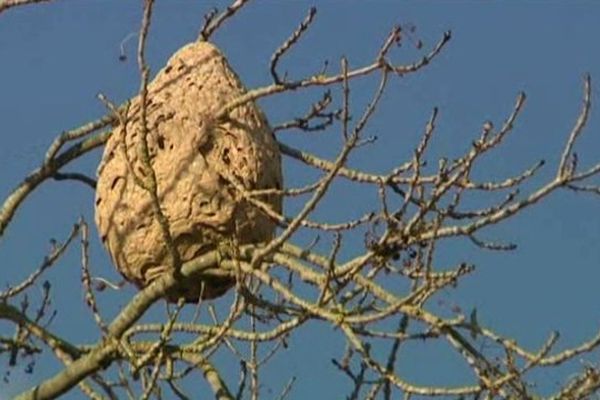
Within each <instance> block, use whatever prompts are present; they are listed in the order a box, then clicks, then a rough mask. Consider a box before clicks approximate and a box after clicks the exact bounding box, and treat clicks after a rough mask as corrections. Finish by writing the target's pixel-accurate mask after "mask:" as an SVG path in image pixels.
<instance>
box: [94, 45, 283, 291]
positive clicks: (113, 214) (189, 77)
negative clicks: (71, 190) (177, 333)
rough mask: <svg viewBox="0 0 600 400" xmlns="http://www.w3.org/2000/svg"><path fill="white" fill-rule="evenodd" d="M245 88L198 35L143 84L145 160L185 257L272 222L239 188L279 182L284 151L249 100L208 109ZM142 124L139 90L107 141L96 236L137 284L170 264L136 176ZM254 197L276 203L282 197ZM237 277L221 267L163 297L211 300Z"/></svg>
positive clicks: (264, 229) (144, 173)
mask: <svg viewBox="0 0 600 400" xmlns="http://www.w3.org/2000/svg"><path fill="white" fill-rule="evenodd" d="M245 93H246V90H245V89H244V86H243V85H242V83H241V82H240V80H239V78H238V77H237V76H236V74H235V72H233V71H232V69H231V67H230V66H229V64H228V62H227V60H226V59H225V57H224V56H223V54H222V53H221V52H220V51H219V50H218V49H217V48H216V47H215V46H214V45H212V44H210V43H207V42H200V41H199V42H195V43H191V44H188V45H186V46H184V47H183V48H181V49H180V50H179V51H177V53H175V54H174V55H173V56H172V57H171V59H170V60H169V62H168V63H167V65H166V66H165V67H164V68H163V69H162V70H161V71H160V72H159V73H158V75H157V76H156V78H155V79H154V80H153V81H152V82H151V83H150V84H149V85H148V95H147V104H146V114H147V115H146V117H147V118H146V126H147V144H148V154H149V163H150V165H151V167H152V169H153V170H154V173H155V176H156V183H157V190H156V193H157V196H158V201H159V203H160V207H161V209H162V213H163V214H164V216H165V217H166V219H167V221H168V226H169V230H170V234H171V237H172V239H173V244H174V245H175V247H176V249H177V251H178V252H179V255H180V258H181V261H182V262H186V261H189V260H192V259H194V258H196V257H198V256H200V255H202V254H204V253H206V252H208V251H211V250H215V249H217V248H218V246H219V243H221V242H223V241H233V242H232V243H237V244H249V243H258V242H264V241H268V240H269V239H271V238H272V236H273V234H274V230H275V223H274V222H273V221H272V220H270V219H269V218H268V217H266V216H265V215H264V214H262V213H261V212H260V211H258V210H257V209H256V208H255V207H253V206H251V205H250V204H248V203H247V202H245V201H244V200H243V196H242V194H241V193H240V190H239V188H240V187H243V188H244V189H245V190H246V191H252V190H257V189H281V188H282V176H281V155H280V153H279V149H278V146H277V142H276V141H275V138H274V136H273V133H272V131H271V129H270V128H269V125H268V123H267V121H266V119H265V116H264V115H263V114H262V112H261V111H260V109H259V108H258V107H257V105H256V104H254V102H247V103H245V104H243V105H241V106H238V107H237V108H235V109H233V110H232V111H230V112H229V114H228V115H227V116H226V117H225V118H220V119H218V120H217V119H216V117H215V114H216V113H217V112H218V110H220V109H221V108H222V107H223V106H225V105H226V104H227V103H229V102H231V101H232V100H233V99H236V98H238V97H240V96H241V95H243V94H245ZM142 132H143V127H142V121H141V117H140V98H139V96H138V97H136V98H134V99H133V100H132V101H131V102H130V104H129V107H127V109H126V111H124V112H123V113H122V118H121V123H120V124H119V125H118V126H116V127H115V128H114V130H113V132H112V135H111V136H110V138H109V140H108V142H107V144H106V148H105V150H104V155H103V157H102V161H101V163H100V166H99V168H98V185H97V191H96V224H97V226H98V231H99V233H100V238H101V240H102V242H103V244H104V246H105V247H106V248H107V250H108V252H109V253H110V255H111V258H112V261H113V263H114V264H115V265H116V267H117V269H118V270H119V271H120V272H121V274H122V275H123V276H124V277H125V278H126V279H127V280H128V281H130V282H133V283H134V284H135V285H137V286H138V287H139V288H143V287H145V286H147V285H149V284H150V283H151V282H152V281H153V280H155V279H157V278H158V277H160V276H161V275H162V274H164V273H171V272H173V271H171V269H172V268H173V267H172V266H173V263H172V261H171V257H170V254H169V251H168V250H167V248H166V246H165V239H164V236H163V232H162V231H161V226H160V224H159V221H158V218H157V215H155V213H154V211H153V208H152V200H151V195H150V193H149V192H148V190H146V189H144V188H143V187H141V186H140V184H139V183H140V182H144V181H147V179H148V175H149V171H148V168H147V167H146V165H145V163H144V162H143V161H142V156H141V154H143V153H142V152H141V151H140V149H141V138H142V136H143V134H142ZM232 182H236V185H235V186H237V188H238V189H236V188H235V186H234V185H233V184H232ZM257 199H258V200H260V201H262V202H264V203H266V204H267V205H269V206H270V207H271V208H272V209H273V210H275V211H277V212H281V196H279V195H275V194H270V195H262V196H257ZM234 284H235V279H234V278H225V277H223V276H220V277H217V276H215V277H211V278H207V279H203V280H199V279H197V280H196V281H194V282H187V281H186V282H183V284H182V285H181V287H180V288H178V289H177V291H176V293H169V294H168V299H169V300H170V301H176V300H177V298H178V297H184V298H185V300H186V301H187V302H196V301H198V299H200V298H202V299H211V298H215V297H218V296H221V295H222V294H224V293H225V292H226V291H227V290H228V289H229V288H230V287H232V286H233V285H234Z"/></svg>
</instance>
